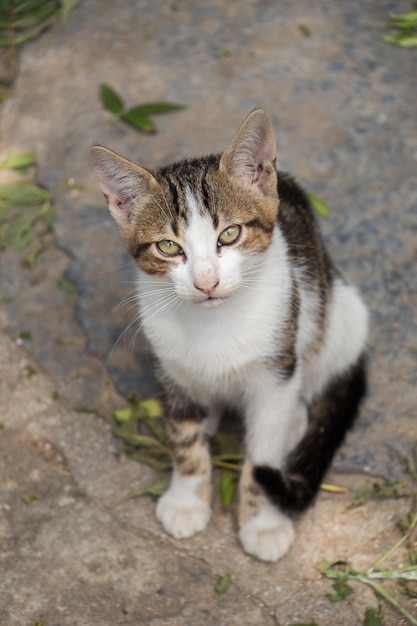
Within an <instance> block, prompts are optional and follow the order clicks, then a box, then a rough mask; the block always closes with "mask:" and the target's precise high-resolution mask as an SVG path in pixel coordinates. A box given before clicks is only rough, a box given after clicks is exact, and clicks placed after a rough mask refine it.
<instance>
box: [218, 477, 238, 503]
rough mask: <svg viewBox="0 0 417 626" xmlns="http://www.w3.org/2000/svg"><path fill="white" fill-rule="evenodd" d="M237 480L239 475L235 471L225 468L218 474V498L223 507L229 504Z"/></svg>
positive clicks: (234, 491)
mask: <svg viewBox="0 0 417 626" xmlns="http://www.w3.org/2000/svg"><path fill="white" fill-rule="evenodd" d="M238 480H239V477H238V474H237V472H232V471H231V470H227V469H225V470H223V471H222V473H221V474H220V498H221V501H222V505H223V508H225V509H227V508H228V507H229V506H230V504H231V502H232V500H233V496H234V495H235V493H236V489H237V485H238Z"/></svg>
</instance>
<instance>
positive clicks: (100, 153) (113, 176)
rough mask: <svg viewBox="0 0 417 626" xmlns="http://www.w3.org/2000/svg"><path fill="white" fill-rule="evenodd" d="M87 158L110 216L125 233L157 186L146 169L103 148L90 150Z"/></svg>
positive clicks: (94, 147)
mask: <svg viewBox="0 0 417 626" xmlns="http://www.w3.org/2000/svg"><path fill="white" fill-rule="evenodd" d="M91 159H92V162H93V167H94V170H95V173H96V175H97V178H98V182H99V184H100V187H101V190H102V192H103V193H104V195H105V197H106V199H107V204H108V207H109V211H110V213H111V215H112V216H113V218H114V219H115V221H116V222H117V224H118V226H119V227H120V228H121V229H122V230H123V231H126V230H129V225H130V224H131V223H132V222H133V218H134V215H135V211H136V210H137V209H138V207H139V206H140V205H141V204H143V202H144V201H145V200H146V199H147V198H148V197H149V196H150V195H151V193H152V190H153V189H154V188H155V187H156V186H157V185H158V183H157V182H156V180H155V178H154V177H153V176H152V174H151V173H150V172H148V170H145V169H144V168H143V167H140V165H136V163H133V162H132V161H128V160H127V159H124V158H123V157H121V156H119V155H118V154H116V153H115V152H112V150H108V149H107V148H104V147H103V146H93V147H92V148H91Z"/></svg>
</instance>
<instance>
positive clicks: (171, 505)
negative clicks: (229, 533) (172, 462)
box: [156, 490, 211, 539]
mask: <svg viewBox="0 0 417 626" xmlns="http://www.w3.org/2000/svg"><path fill="white" fill-rule="evenodd" d="M210 516H211V508H210V506H209V505H208V504H207V502H204V500H202V499H201V498H199V497H198V496H197V495H191V494H187V498H185V499H184V500H183V501H181V498H178V497H177V494H175V495H174V494H171V493H170V492H169V490H168V491H167V492H166V493H165V494H164V495H163V496H162V497H161V498H160V499H159V501H158V504H157V506H156V517H157V518H158V520H159V521H160V522H161V524H162V526H163V527H164V528H165V530H166V532H167V533H169V534H170V535H172V536H173V537H175V539H185V538H186V537H191V536H192V535H195V534H196V533H198V532H200V531H202V530H204V529H205V528H206V526H207V524H208V523H209V520H210Z"/></svg>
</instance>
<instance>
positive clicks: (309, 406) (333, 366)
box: [92, 109, 368, 561]
mask: <svg viewBox="0 0 417 626" xmlns="http://www.w3.org/2000/svg"><path fill="white" fill-rule="evenodd" d="M92 159H93V164H94V168H95V171H96V174H97V176H98V180H99V183H100V186H101V189H102V190H103V192H104V194H105V196H106V198H107V202H108V206H109V210H110V213H111V214H112V216H113V217H114V219H115V220H116V222H117V224H118V226H119V229H120V231H121V234H122V236H123V238H124V241H125V243H126V246H127V249H128V251H129V252H130V254H131V255H132V256H133V258H134V259H135V261H136V263H137V266H138V278H137V286H138V297H139V303H140V312H141V319H142V325H143V330H144V332H145V334H146V336H147V338H148V340H149V342H150V344H151V346H152V348H153V351H154V353H155V356H156V359H157V363H158V368H157V369H158V372H157V374H158V378H159V382H160V384H161V387H162V391H163V401H164V406H165V413H166V418H167V431H168V435H169V439H170V442H171V448H172V456H173V463H174V471H173V475H172V480H171V484H170V487H169V489H168V491H167V492H166V493H165V494H164V495H163V496H162V497H161V498H160V499H159V502H158V504H157V508H156V514H157V517H158V519H159V520H160V521H161V523H162V525H163V526H164V528H165V530H166V531H167V532H168V533H170V534H171V535H173V536H174V537H176V538H182V537H190V536H191V535H193V534H194V533H197V532H199V531H202V530H203V529H204V528H205V527H206V526H207V524H208V522H209V519H210V514H211V509H210V500H211V495H212V488H211V480H210V479H211V463H210V454H209V448H208V438H209V436H210V435H212V434H214V432H215V431H216V429H217V426H218V423H219V420H220V418H221V416H222V414H223V413H224V411H225V410H226V409H233V410H235V411H237V412H238V413H240V414H241V415H242V417H243V419H244V425H245V433H246V434H245V444H246V460H245V462H244V466H243V470H242V475H241V479H240V485H239V538H240V541H241V543H242V545H243V548H244V549H245V550H246V552H248V553H249V554H252V555H254V556H256V557H258V558H259V559H261V560H264V561H276V560H277V559H279V558H280V557H282V556H283V555H284V554H285V553H286V552H287V550H288V549H289V547H290V545H291V544H292V542H293V539H294V530H293V522H292V518H293V517H294V515H296V514H298V513H301V512H302V511H304V510H305V509H306V508H307V507H308V506H309V505H310V504H311V503H312V501H313V500H314V497H315V495H316V493H317V491H318V489H319V486H320V483H321V480H322V478H323V476H324V474H325V472H326V470H327V469H328V467H329V465H330V463H331V460H332V458H333V456H334V454H335V452H336V450H337V448H338V446H339V445H340V444H341V442H342V440H343V438H344V435H345V433H346V431H347V429H348V428H349V427H350V426H351V425H352V423H353V420H354V417H355V414H356V412H357V409H358V406H359V404H360V401H361V399H362V397H363V396H364V394H365V389H366V377H365V363H364V361H365V357H364V354H365V348H366V340H367V326H368V316H367V310H366V308H365V306H364V304H363V303H362V300H361V299H360V297H359V295H358V293H357V291H356V289H355V288H354V287H353V286H351V285H350V284H349V283H348V282H347V281H346V279H345V278H344V277H343V276H342V275H341V274H340V272H339V271H338V270H337V269H336V267H335V266H334V265H333V263H332V261H331V259H330V258H329V256H328V253H327V251H326V249H325V247H324V244H323V241H322V239H321V236H320V233H319V229H318V226H317V223H316V220H315V218H314V215H313V212H312V209H311V207H310V204H309V201H308V199H307V197H306V195H305V193H304V192H303V191H302V190H301V189H300V187H299V186H298V185H297V184H296V183H295V182H294V180H293V179H292V178H291V177H290V176H289V175H288V174H286V173H283V172H278V173H277V171H276V167H275V159H276V156H275V136H274V131H273V128H272V124H271V121H270V119H269V118H268V116H267V115H266V113H265V112H264V111H263V110H262V109H255V110H254V111H252V113H250V114H249V115H248V117H247V118H246V119H245V120H244V122H243V124H242V126H241V127H240V129H239V130H238V132H237V133H236V135H235V136H234V138H233V139H232V141H231V143H230V144H229V145H228V147H227V148H226V150H225V151H224V152H223V154H221V155H216V156H214V155H212V156H208V157H203V158H196V159H184V160H182V161H179V162H178V163H174V164H172V165H167V166H166V167H162V168H159V169H157V170H155V171H150V170H147V169H144V168H143V167H140V166H139V165H136V164H135V163H132V162H131V161H128V160H126V159H124V158H122V157H121V156H119V155H117V154H115V153H114V152H112V151H110V150H108V149H106V148H104V147H101V146H94V147H93V148H92Z"/></svg>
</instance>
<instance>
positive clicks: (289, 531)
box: [239, 504, 295, 561]
mask: <svg viewBox="0 0 417 626" xmlns="http://www.w3.org/2000/svg"><path fill="white" fill-rule="evenodd" d="M294 537H295V534H294V527H293V524H292V522H291V520H290V519H289V518H288V517H286V516H285V515H284V514H283V513H280V512H279V511H277V510H275V509H273V508H272V507H271V505H269V504H266V505H265V506H264V507H263V508H262V510H261V511H260V512H259V513H258V515H256V516H255V517H252V519H250V520H249V521H248V522H247V523H246V524H245V525H244V526H242V528H241V529H240V531H239V539H240V541H241V543H242V546H243V548H244V550H245V552H247V553H248V554H251V555H252V556H256V557H257V558H258V559H260V560H261V561H278V559H280V558H281V557H282V556H284V554H285V553H286V552H287V551H288V550H289V548H290V546H291V544H292V542H293V541H294Z"/></svg>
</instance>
